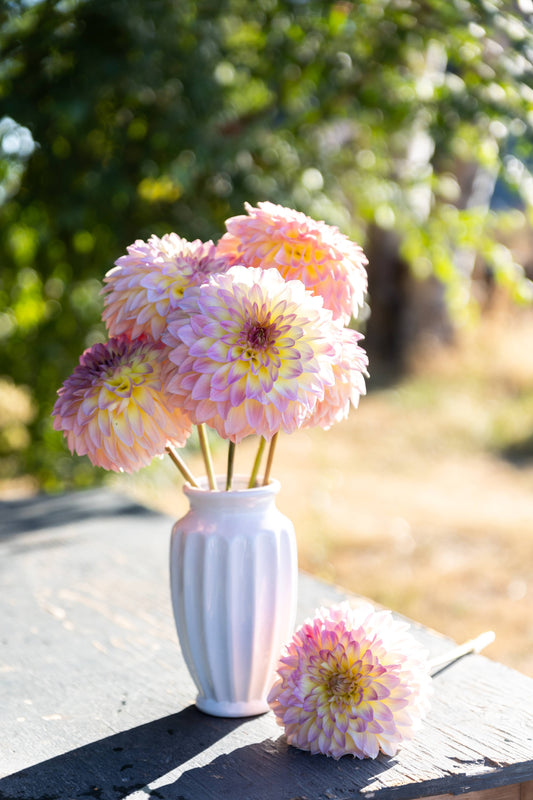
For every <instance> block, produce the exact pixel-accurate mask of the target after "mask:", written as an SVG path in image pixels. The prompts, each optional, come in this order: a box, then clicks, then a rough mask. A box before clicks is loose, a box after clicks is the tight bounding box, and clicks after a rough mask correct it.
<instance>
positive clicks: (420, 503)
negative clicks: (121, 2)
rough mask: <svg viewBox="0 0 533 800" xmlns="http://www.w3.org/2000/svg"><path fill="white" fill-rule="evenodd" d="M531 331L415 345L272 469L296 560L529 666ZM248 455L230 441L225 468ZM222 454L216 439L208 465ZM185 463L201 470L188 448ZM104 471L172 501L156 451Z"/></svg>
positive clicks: (495, 330)
mask: <svg viewBox="0 0 533 800" xmlns="http://www.w3.org/2000/svg"><path fill="white" fill-rule="evenodd" d="M532 342H533V317H532V315H531V313H529V314H518V313H516V312H515V313H514V314H513V315H511V316H510V317H505V318H504V319H503V320H502V319H496V320H492V321H488V322H484V323H483V324H482V325H481V326H480V327H478V328H477V329H476V330H475V331H473V332H471V333H469V334H464V335H463V336H462V337H461V344H460V345H457V346H455V347H453V348H450V349H447V350H445V351H443V350H440V349H439V350H428V349H426V351H425V352H424V353H421V354H420V355H419V357H418V358H416V359H413V365H412V369H411V371H410V374H409V377H406V378H405V379H403V380H402V381H400V382H397V383H395V384H394V385H391V386H389V387H387V388H377V387H374V388H371V391H370V392H369V394H368V395H367V396H366V397H364V398H363V399H362V401H361V404H360V408H359V409H358V411H356V412H353V413H352V414H351V416H350V418H349V420H347V421H346V422H344V423H340V424H339V425H337V426H336V427H334V428H332V429H331V430H330V431H328V432H324V431H320V430H315V431H312V432H309V433H297V434H295V435H294V436H282V437H280V441H279V443H278V447H277V452H276V459H275V464H274V470H273V473H274V475H275V476H276V477H277V478H279V479H280V481H281V483H282V491H281V494H280V496H279V507H280V508H281V510H283V511H284V512H285V513H286V514H287V515H288V516H290V517H291V519H292V520H293V522H294V524H295V527H296V532H297V538H298V548H299V559H300V566H301V568H302V569H304V570H306V571H308V572H311V573H314V574H315V575H317V576H320V577H322V578H324V579H326V580H328V581H331V582H334V583H337V584H339V585H341V586H343V587H346V588H347V589H349V590H352V591H354V592H357V593H360V594H362V595H365V596H367V597H369V598H370V599H372V600H373V601H375V602H377V603H380V604H382V605H384V606H386V607H389V608H393V609H395V610H397V611H400V612H402V613H404V614H406V615H407V616H409V617H412V618H414V619H417V620H419V621H420V622H423V623H425V624H426V625H429V626H431V627H433V628H435V629H436V630H438V631H440V632H442V633H445V634H447V635H449V636H451V637H453V638H454V639H456V640H458V641H462V640H465V639H468V638H471V637H473V636H475V635H477V634H478V633H481V632H482V631H484V630H489V629H492V630H494V631H495V632H496V641H495V643H494V644H493V645H491V647H490V648H488V649H487V651H486V652H487V655H489V656H491V657H493V658H495V659H498V660H500V661H502V662H504V663H506V664H509V665H511V666H514V667H515V668H517V669H519V670H521V671H522V672H525V673H527V674H529V675H531V676H533V347H532ZM254 454H255V443H253V442H244V443H243V444H242V445H240V446H239V447H238V448H237V463H236V471H237V472H245V473H246V472H248V471H249V469H250V467H251V462H252V459H253V456H254ZM225 456H226V451H225V446H224V447H221V448H219V449H216V450H215V462H216V465H217V467H218V468H220V471H223V469H224V466H225V464H224V462H225ZM188 461H189V464H190V466H191V467H192V469H193V471H195V472H196V473H197V474H201V472H202V466H201V463H200V459H199V457H198V455H197V454H195V453H192V454H191V455H190V457H189V459H188ZM111 483H112V485H114V486H115V487H118V488H119V489H120V490H121V491H123V492H127V493H129V494H131V495H133V496H134V497H135V498H137V499H139V500H141V501H142V502H144V503H146V504H148V505H151V506H153V507H155V508H159V509H161V510H162V511H165V512H167V513H170V514H171V515H173V516H178V515H181V513H183V512H184V511H185V509H186V502H185V499H184V498H183V496H182V493H181V489H180V487H181V483H182V480H181V478H180V476H179V474H178V473H177V472H176V470H175V469H174V467H173V466H172V464H171V463H170V460H164V461H163V462H160V463H158V464H155V465H153V466H151V467H150V468H148V469H146V470H143V471H141V472H139V473H137V474H135V475H124V476H119V477H115V476H112V478H111ZM31 488H32V483H31V481H27V482H24V481H22V482H18V483H17V484H9V485H4V486H3V487H2V486H0V496H1V495H2V492H3V493H4V495H5V494H7V493H9V494H11V495H12V493H13V491H14V490H16V491H17V493H18V494H19V495H20V494H21V493H22V492H24V491H28V490H31Z"/></svg>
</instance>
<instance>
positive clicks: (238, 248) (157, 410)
mask: <svg viewBox="0 0 533 800" xmlns="http://www.w3.org/2000/svg"><path fill="white" fill-rule="evenodd" d="M246 210H247V212H248V216H246V217H234V218H232V219H229V220H228V221H227V223H226V226H227V232H226V233H225V234H224V235H223V236H222V238H221V240H220V241H219V243H218V245H215V244H214V243H213V242H211V241H209V242H201V241H198V240H197V241H194V242H188V241H186V240H185V239H183V238H181V237H180V236H178V235H177V234H176V233H169V234H166V235H164V236H162V237H158V236H155V235H153V236H151V237H150V238H149V239H148V241H146V242H144V241H141V240H138V241H136V242H135V243H134V244H132V245H130V246H129V247H128V248H127V255H124V256H121V257H120V258H118V259H117V261H116V262H115V267H114V268H113V269H112V270H110V271H109V272H108V273H107V274H106V276H105V278H104V283H105V286H104V287H103V289H102V294H103V297H104V308H103V313H102V319H103V321H104V322H105V324H106V327H107V330H108V334H109V337H110V339H109V341H108V342H106V343H98V344H96V345H94V346H93V347H91V348H89V349H88V350H86V351H85V353H83V355H82V356H81V358H80V362H79V365H78V366H77V367H76V369H75V371H74V374H73V375H72V376H71V377H70V378H68V379H67V380H66V381H65V383H64V385H63V387H62V388H61V389H60V390H59V392H58V398H57V401H56V403H55V406H54V410H53V416H54V427H55V429H56V430H61V431H63V432H64V434H65V436H66V438H67V442H68V445H69V448H70V450H71V451H72V452H74V451H75V452H77V453H78V454H80V455H87V456H88V457H89V459H90V460H91V461H92V463H93V464H95V465H97V466H101V467H103V468H105V469H111V470H115V471H126V472H132V471H134V470H137V469H140V468H141V467H143V466H145V465H146V464H148V463H149V462H150V461H151V460H152V459H153V458H154V457H156V456H161V455H163V454H164V453H165V452H167V453H169V455H170V456H171V458H172V460H173V461H174V463H175V464H176V465H177V466H178V467H179V469H180V470H181V471H182V473H183V475H184V476H185V478H186V480H187V481H188V482H190V483H192V484H193V485H196V481H195V479H194V477H193V476H192V475H191V473H190V472H189V471H188V469H187V468H186V466H185V464H184V462H183V459H182V458H181V457H180V455H179V454H178V453H177V451H176V448H178V449H179V448H182V447H184V445H185V444H186V442H187V439H188V436H189V435H190V433H191V431H192V429H193V426H197V429H198V433H199V437H200V444H201V447H202V452H203V455H204V460H205V465H206V472H207V475H208V478H209V486H210V488H212V489H214V488H215V485H216V484H215V479H214V473H213V467H212V461H211V454H210V451H209V445H208V439H207V435H206V430H205V426H208V427H210V428H212V429H214V430H215V431H216V432H217V433H218V434H219V435H220V436H221V437H222V438H223V439H226V440H227V441H228V443H229V447H228V465H227V479H226V488H230V486H231V478H232V471H233V459H234V449H235V446H236V444H238V443H239V442H240V441H241V440H242V439H243V438H244V437H246V436H250V435H257V436H259V446H258V451H257V457H256V459H255V462H254V465H253V468H252V470H251V475H250V486H253V485H257V481H258V477H257V476H258V470H259V466H260V461H261V458H262V454H263V449H264V447H265V446H266V444H267V443H269V442H270V450H269V454H268V459H267V465H266V467H265V472H264V475H263V482H264V483H266V482H268V480H269V476H270V469H271V464H272V457H273V452H274V446H275V442H276V439H277V436H278V434H279V433H280V432H283V433H293V432H295V431H297V430H298V429H300V428H309V427H313V426H320V427H322V428H324V429H328V428H329V427H331V425H333V424H334V423H336V422H339V421H340V420H342V419H345V418H346V417H347V416H348V413H349V410H350V408H351V407H357V405H358V402H359V398H360V396H361V395H362V394H364V392H365V380H364V379H365V375H366V368H367V364H368V359H367V356H366V353H365V351H364V350H363V349H362V347H361V346H360V340H361V338H362V336H361V334H360V333H358V332H357V331H355V330H353V329H352V328H350V327H347V323H348V322H349V321H350V319H351V317H352V314H354V313H356V312H357V310H358V308H359V307H360V306H361V305H362V303H363V298H364V294H365V291H366V288H367V278H366V271H365V264H366V258H365V256H364V254H363V251H362V250H361V248H360V247H359V246H358V245H356V244H355V243H353V242H350V240H349V239H348V238H347V237H346V236H344V235H343V234H341V233H340V232H339V231H338V230H337V228H334V227H333V226H330V225H326V224H325V223H324V222H316V221H315V220H312V219H311V218H310V217H307V216H305V215H304V214H302V213H301V212H297V211H293V210H292V209H287V208H283V207H282V206H276V205H274V204H272V203H260V204H259V205H258V207H257V208H255V209H254V208H252V207H250V206H248V205H247V206H246Z"/></svg>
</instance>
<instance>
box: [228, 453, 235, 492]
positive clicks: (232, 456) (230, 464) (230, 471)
mask: <svg viewBox="0 0 533 800" xmlns="http://www.w3.org/2000/svg"><path fill="white" fill-rule="evenodd" d="M234 464H235V442H231V441H230V442H228V469H227V472H226V491H227V492H229V491H230V489H231V482H232V480H233V466H234Z"/></svg>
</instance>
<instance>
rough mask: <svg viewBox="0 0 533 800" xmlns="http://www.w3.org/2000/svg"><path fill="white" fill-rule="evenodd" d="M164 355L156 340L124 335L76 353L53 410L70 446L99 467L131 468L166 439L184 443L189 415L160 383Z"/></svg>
mask: <svg viewBox="0 0 533 800" xmlns="http://www.w3.org/2000/svg"><path fill="white" fill-rule="evenodd" d="M166 355H167V351H166V348H164V347H163V345H161V344H160V343H155V342H151V341H146V340H145V341H142V340H133V341H130V340H129V339H128V338H127V337H126V336H122V337H118V338H114V339H110V340H109V341H108V342H106V344H95V345H94V346H93V347H90V348H89V349H88V350H86V351H85V352H84V353H83V354H82V355H81V357H80V361H79V364H78V366H77V367H76V368H75V370H74V372H73V374H72V375H71V376H70V377H69V378H67V380H66V381H65V383H64V384H63V386H62V387H61V389H59V391H58V398H57V400H56V403H55V405H54V410H53V412H52V413H53V416H54V428H55V430H62V431H63V432H64V434H65V436H66V439H67V442H68V446H69V448H70V451H71V452H74V451H76V453H78V455H87V456H88V457H89V459H90V460H91V462H92V463H93V464H94V465H95V466H98V467H103V468H104V469H111V470H114V471H115V472H119V471H125V472H133V471H135V470H138V469H140V468H141V467H144V466H146V465H147V464H149V463H150V462H151V461H152V459H153V458H154V456H156V455H162V454H163V453H164V451H165V447H166V445H167V443H170V444H174V445H176V446H179V447H182V446H183V445H184V444H185V442H186V440H187V438H188V436H189V434H190V432H191V427H192V426H191V421H190V419H189V417H188V415H187V414H186V413H185V412H183V411H182V410H181V409H180V408H179V406H178V403H177V398H176V397H175V396H174V395H169V394H168V393H167V392H165V390H164V389H163V382H164V378H163V373H164V370H165V368H166V365H167V362H166Z"/></svg>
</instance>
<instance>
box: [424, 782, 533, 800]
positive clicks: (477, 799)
mask: <svg viewBox="0 0 533 800" xmlns="http://www.w3.org/2000/svg"><path fill="white" fill-rule="evenodd" d="M453 798H454V795H452V794H439V795H437V796H436V797H431V798H430V800H453ZM461 800H521V797H520V786H519V785H518V784H517V783H515V784H514V786H501V787H498V788H496V789H486V790H485V791H482V792H468V793H467V794H463V795H461Z"/></svg>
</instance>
